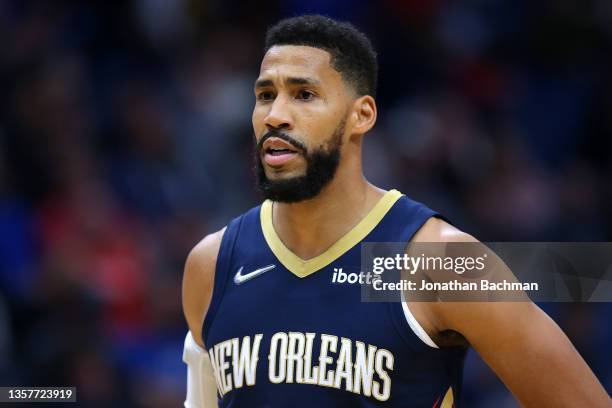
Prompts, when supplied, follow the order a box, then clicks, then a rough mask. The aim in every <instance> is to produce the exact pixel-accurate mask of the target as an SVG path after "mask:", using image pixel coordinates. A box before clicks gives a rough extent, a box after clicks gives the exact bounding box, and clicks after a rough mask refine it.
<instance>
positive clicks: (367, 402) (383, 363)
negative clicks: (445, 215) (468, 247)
mask: <svg viewBox="0 0 612 408" xmlns="http://www.w3.org/2000/svg"><path fill="white" fill-rule="evenodd" d="M436 215H437V214H436V213H435V212H433V211H432V210H430V209H429V208H427V207H425V206H424V205H422V204H420V203H417V202H415V201H412V200H410V199H408V198H407V197H405V196H403V195H402V194H401V193H399V192H398V191H396V190H391V191H389V192H387V193H386V194H385V195H384V196H383V197H382V198H381V200H380V201H379V202H378V203H377V204H376V205H375V206H374V208H373V209H372V210H371V211H370V212H369V213H368V215H367V216H366V217H365V218H364V219H363V220H362V221H360V222H359V223H358V224H357V225H356V226H355V227H354V228H353V229H352V230H351V231H349V232H348V233H347V234H346V235H345V236H344V237H342V238H341V239H340V240H338V241H337V242H336V243H335V244H334V245H332V246H331V247H330V248H329V249H328V250H326V251H325V252H324V253H323V254H321V255H319V256H316V257H315V258H312V259H308V260H303V259H301V258H299V257H298V256H297V255H295V254H294V253H292V252H291V251H290V250H289V249H288V248H287V247H286V246H285V245H284V244H283V243H282V241H281V240H280V239H279V237H278V235H277V234H276V232H275V230H274V227H273V225H272V203H271V202H270V201H265V202H264V203H263V204H262V205H261V206H258V207H256V208H253V209H251V210H250V211H248V212H247V213H245V214H243V215H242V216H240V217H238V218H236V219H234V220H233V221H232V222H231V223H230V224H229V225H228V227H227V229H226V231H225V234H224V236H223V240H222V243H221V248H220V251H219V255H218V259H217V265H216V270H215V283H214V290H213V296H212V300H211V304H210V307H209V311H208V313H207V315H206V318H205V320H204V327H203V336H204V343H205V346H206V349H207V350H208V352H209V355H210V357H211V362H212V365H213V368H214V374H215V379H216V382H217V391H218V397H219V406H220V407H289V406H291V407H352V406H356V407H374V406H388V407H414V408H432V407H436V408H437V407H445V408H448V407H453V406H456V401H457V400H458V395H459V390H460V385H461V374H462V367H463V360H464V357H465V348H438V347H437V346H436V345H435V343H433V342H432V341H431V339H430V338H429V337H428V336H427V334H426V333H425V332H424V330H423V329H422V328H421V327H420V326H419V324H418V322H416V320H415V319H414V317H413V316H412V315H411V313H410V311H409V309H408V307H407V306H406V304H405V303H404V304H402V303H401V302H386V303H383V302H378V303H375V302H362V301H361V287H360V285H359V283H355V282H354V279H353V283H349V282H348V281H344V282H343V283H338V282H337V281H338V279H334V273H337V272H338V271H340V270H341V271H342V272H343V273H346V274H350V273H359V272H360V271H361V266H360V261H361V250H360V244H361V242H408V241H409V240H410V239H411V238H412V236H413V235H414V234H415V233H416V231H417V230H418V229H419V228H420V227H421V226H422V225H423V224H424V223H425V221H427V220H428V219H429V218H430V217H432V216H436ZM334 280H335V281H336V282H334Z"/></svg>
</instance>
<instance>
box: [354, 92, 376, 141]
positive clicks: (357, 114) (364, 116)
mask: <svg viewBox="0 0 612 408" xmlns="http://www.w3.org/2000/svg"><path fill="white" fill-rule="evenodd" d="M376 116H377V110H376V101H374V98H372V97H371V96H370V95H364V96H360V97H359V98H357V99H355V102H353V114H352V117H353V133H354V134H359V135H363V134H364V133H366V132H368V131H369V130H370V129H372V127H374V124H375V123H376Z"/></svg>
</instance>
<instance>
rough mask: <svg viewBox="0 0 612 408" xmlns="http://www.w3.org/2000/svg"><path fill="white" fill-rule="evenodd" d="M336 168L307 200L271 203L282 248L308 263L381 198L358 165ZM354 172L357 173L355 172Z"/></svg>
mask: <svg viewBox="0 0 612 408" xmlns="http://www.w3.org/2000/svg"><path fill="white" fill-rule="evenodd" d="M344 164H345V166H339V167H338V171H337V172H336V175H335V177H334V178H333V179H332V181H331V182H330V183H329V184H328V185H327V186H325V187H324V188H323V190H321V192H320V193H319V194H318V195H317V196H316V197H315V198H312V199H310V200H305V201H301V202H299V203H291V204H288V203H277V202H275V203H274V206H273V211H272V222H273V224H274V229H275V230H276V233H277V234H278V236H279V237H280V239H281V240H282V241H283V243H284V244H285V246H286V247H287V248H289V249H290V250H291V251H292V252H293V253H294V254H296V255H297V256H299V257H300V258H302V259H310V258H313V257H315V256H317V255H319V254H321V253H323V252H324V251H325V250H326V249H328V248H329V247H330V246H332V245H333V244H334V243H335V242H336V241H338V240H339V239H340V238H341V237H342V236H343V235H345V234H346V233H347V232H349V231H350V230H351V229H352V228H353V227H354V226H355V225H357V224H358V223H359V221H361V220H362V219H363V218H364V217H365V216H366V215H367V213H368V212H369V211H370V210H371V209H372V208H373V207H374V206H375V205H376V203H377V202H378V201H379V200H380V198H381V197H382V196H383V195H384V191H383V190H381V189H379V188H377V187H375V186H373V185H372V184H370V183H369V182H368V181H367V180H366V179H365V177H364V176H363V173H362V172H361V166H360V163H356V165H357V167H358V168H355V163H354V165H353V168H352V169H351V166H350V164H351V163H346V162H345V163H344ZM356 170H357V171H356Z"/></svg>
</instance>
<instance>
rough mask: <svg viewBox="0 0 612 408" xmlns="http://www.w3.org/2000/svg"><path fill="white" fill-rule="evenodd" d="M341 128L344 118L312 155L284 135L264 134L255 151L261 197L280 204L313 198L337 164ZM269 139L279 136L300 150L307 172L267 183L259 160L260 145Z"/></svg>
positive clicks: (343, 124) (340, 144)
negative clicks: (326, 140)
mask: <svg viewBox="0 0 612 408" xmlns="http://www.w3.org/2000/svg"><path fill="white" fill-rule="evenodd" d="M344 126H345V120H344V119H343V120H342V121H341V122H340V123H339V124H338V126H337V127H336V129H335V130H334V132H333V134H332V137H331V138H330V139H329V141H328V142H327V143H326V145H325V146H324V147H322V148H320V149H317V150H315V151H312V152H309V151H308V150H306V149H305V147H304V146H303V145H302V144H298V143H297V142H296V141H294V140H293V139H292V138H291V137H290V136H288V135H286V134H284V133H281V132H274V131H272V132H269V133H268V134H266V135H265V136H264V137H263V138H262V139H261V141H260V142H259V144H258V145H257V148H256V151H255V175H256V177H257V188H258V189H259V191H260V192H261V194H262V195H263V197H264V198H266V199H269V200H272V201H276V202H281V203H297V202H300V201H304V200H309V199H311V198H314V197H316V196H317V195H318V194H319V193H320V192H321V190H322V189H323V187H325V186H326V185H327V184H329V182H330V181H332V179H333V178H334V175H335V174H336V170H337V169H338V165H339V164H340V150H341V147H342V136H343V134H344ZM272 136H275V137H279V138H281V139H283V140H285V141H287V142H289V143H291V144H293V145H294V146H296V147H299V148H300V149H301V150H302V154H303V156H304V159H305V161H306V172H305V174H304V175H302V176H297V177H291V178H287V179H282V180H270V179H269V178H268V177H267V176H266V172H265V170H264V166H263V163H262V159H261V153H262V148H261V145H262V144H263V141H264V140H265V139H267V138H269V137H272Z"/></svg>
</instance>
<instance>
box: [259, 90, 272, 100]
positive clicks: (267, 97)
mask: <svg viewBox="0 0 612 408" xmlns="http://www.w3.org/2000/svg"><path fill="white" fill-rule="evenodd" d="M257 99H258V100H260V101H271V100H272V99H274V93H272V92H270V91H263V92H260V93H258V94H257Z"/></svg>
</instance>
